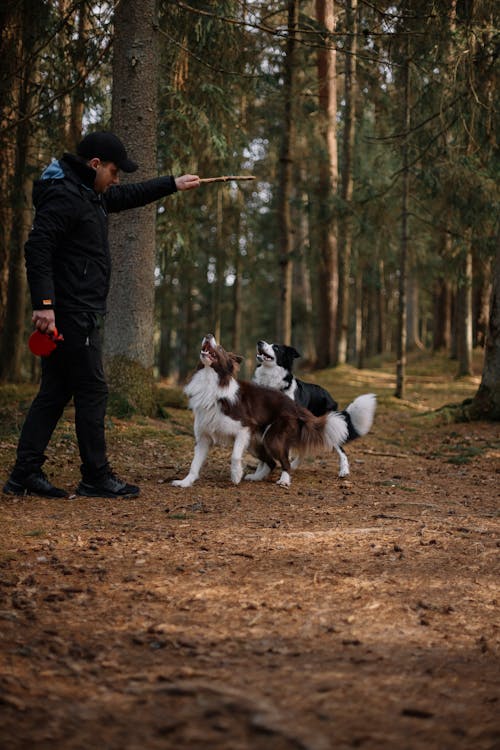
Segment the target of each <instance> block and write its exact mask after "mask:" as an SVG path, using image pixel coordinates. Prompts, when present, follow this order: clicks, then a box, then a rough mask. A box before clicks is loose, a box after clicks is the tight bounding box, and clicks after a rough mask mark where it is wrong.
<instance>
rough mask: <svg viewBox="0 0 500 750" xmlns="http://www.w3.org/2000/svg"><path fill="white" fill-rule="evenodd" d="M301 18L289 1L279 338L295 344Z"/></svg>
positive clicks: (281, 179) (296, 4) (280, 212)
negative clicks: (295, 161)
mask: <svg viewBox="0 0 500 750" xmlns="http://www.w3.org/2000/svg"><path fill="white" fill-rule="evenodd" d="M298 21H299V2H298V0H289V2H288V34H287V40H286V54H285V67H284V71H283V78H284V84H283V96H284V101H285V111H284V116H283V136H282V141H281V151H280V173H279V174H280V177H279V201H278V221H279V238H280V239H279V242H280V250H279V263H280V269H281V274H280V277H281V290H280V315H279V331H278V337H279V340H280V341H282V342H283V343H285V344H291V339H292V279H293V227H292V216H291V202H292V184H293V182H292V168H293V157H294V151H295V124H294V115H293V106H294V98H295V88H296V84H295V78H296V60H295V57H296V45H297V42H296V35H297V27H298Z"/></svg>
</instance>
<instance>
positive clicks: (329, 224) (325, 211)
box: [316, 0, 339, 367]
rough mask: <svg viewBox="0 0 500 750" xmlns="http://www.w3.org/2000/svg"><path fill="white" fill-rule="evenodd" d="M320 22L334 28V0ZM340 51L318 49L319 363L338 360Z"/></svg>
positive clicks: (319, 11)
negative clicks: (336, 203) (321, 148)
mask: <svg viewBox="0 0 500 750" xmlns="http://www.w3.org/2000/svg"><path fill="white" fill-rule="evenodd" d="M316 16H317V20H318V23H319V24H320V25H321V26H323V27H324V28H326V29H327V31H330V32H333V30H334V27H335V15H334V3H333V0H316ZM336 58H337V52H336V50H335V48H334V47H333V41H332V39H331V37H328V39H327V42H326V44H325V47H324V48H322V49H320V50H319V51H318V61H317V67H318V85H319V109H320V121H321V137H322V143H323V146H324V158H320V166H319V185H318V196H317V198H318V206H319V217H318V230H319V240H318V245H319V279H318V291H319V345H318V365H319V366H320V367H328V366H330V365H333V364H334V360H335V335H336V323H337V321H336V317H337V307H338V283H339V280H338V247H337V226H336V218H335V213H334V210H333V199H334V197H335V195H336V192H337V185H338V158H337V75H336V69H335V66H336Z"/></svg>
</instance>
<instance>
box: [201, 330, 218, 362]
mask: <svg viewBox="0 0 500 750" xmlns="http://www.w3.org/2000/svg"><path fill="white" fill-rule="evenodd" d="M200 357H201V359H202V360H204V361H209V362H214V361H215V360H216V356H215V339H214V337H213V336H212V335H210V336H205V338H204V339H203V341H202V344H201V351H200Z"/></svg>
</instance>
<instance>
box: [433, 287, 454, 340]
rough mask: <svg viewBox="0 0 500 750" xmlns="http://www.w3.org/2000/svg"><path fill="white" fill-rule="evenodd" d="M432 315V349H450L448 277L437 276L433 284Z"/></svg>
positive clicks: (450, 305) (450, 300)
mask: <svg viewBox="0 0 500 750" xmlns="http://www.w3.org/2000/svg"><path fill="white" fill-rule="evenodd" d="M433 297H434V305H433V308H434V315H433V341H432V349H433V351H435V352H438V351H446V352H450V351H451V319H452V315H451V307H452V304H451V303H452V295H451V285H450V282H449V281H448V279H445V278H442V277H441V278H439V279H437V281H436V282H435V284H434V293H433Z"/></svg>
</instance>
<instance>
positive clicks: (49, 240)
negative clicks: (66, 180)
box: [24, 185, 75, 310]
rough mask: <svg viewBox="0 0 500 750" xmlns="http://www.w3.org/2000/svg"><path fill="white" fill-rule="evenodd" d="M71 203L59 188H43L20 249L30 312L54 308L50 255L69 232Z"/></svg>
mask: <svg viewBox="0 0 500 750" xmlns="http://www.w3.org/2000/svg"><path fill="white" fill-rule="evenodd" d="M74 218H75V203H74V201H72V200H71V196H70V195H68V193H67V191H66V190H64V189H63V188H61V187H60V186H57V185H54V186H50V187H47V188H46V189H45V191H44V194H43V196H41V197H40V199H39V201H38V203H37V207H36V211H35V218H34V221H33V226H32V228H31V231H30V233H29V236H28V239H27V241H26V244H25V246H24V258H25V263H26V273H27V277H28V285H29V289H30V294H31V304H32V307H33V310H43V309H45V310H51V309H53V308H54V306H55V304H56V299H55V291H54V271H53V265H54V254H55V251H56V249H57V247H58V246H59V245H60V244H61V242H62V240H63V238H64V237H65V236H66V234H67V233H68V232H69V231H70V228H71V226H72V224H73V222H74Z"/></svg>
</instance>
